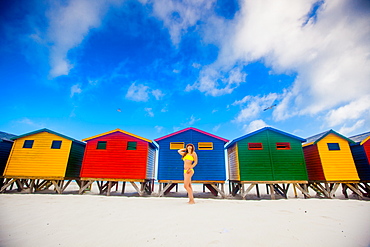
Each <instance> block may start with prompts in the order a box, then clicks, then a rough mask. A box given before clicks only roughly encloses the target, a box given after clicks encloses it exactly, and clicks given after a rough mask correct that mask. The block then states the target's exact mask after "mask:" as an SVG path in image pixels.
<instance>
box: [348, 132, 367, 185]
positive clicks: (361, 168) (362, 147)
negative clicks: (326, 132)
mask: <svg viewBox="0 0 370 247" xmlns="http://www.w3.org/2000/svg"><path fill="white" fill-rule="evenodd" d="M350 139H351V140H352V141H354V142H355V143H352V144H351V146H350V147H351V152H352V156H353V159H354V162H355V165H356V169H357V172H358V175H359V177H360V179H361V180H364V181H369V180H370V132H366V133H362V134H359V135H355V136H352V137H350Z"/></svg>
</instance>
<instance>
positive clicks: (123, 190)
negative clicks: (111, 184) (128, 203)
mask: <svg viewBox="0 0 370 247" xmlns="http://www.w3.org/2000/svg"><path fill="white" fill-rule="evenodd" d="M125 187H126V182H125V181H123V183H122V192H121V194H122V195H123V194H124V193H125Z"/></svg>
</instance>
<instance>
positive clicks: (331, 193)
mask: <svg viewBox="0 0 370 247" xmlns="http://www.w3.org/2000/svg"><path fill="white" fill-rule="evenodd" d="M339 185H340V183H334V184H333V186H332V187H331V188H332V189H331V190H330V193H329V197H330V198H332V197H335V192H336V191H337V189H338V187H339Z"/></svg>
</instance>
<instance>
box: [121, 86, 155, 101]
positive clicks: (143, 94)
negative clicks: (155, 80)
mask: <svg viewBox="0 0 370 247" xmlns="http://www.w3.org/2000/svg"><path fill="white" fill-rule="evenodd" d="M126 99H129V100H133V101H144V102H146V101H148V99H149V87H148V86H144V85H143V84H139V85H138V86H136V83H135V82H134V83H132V84H131V86H130V87H129V89H128V90H127V93H126Z"/></svg>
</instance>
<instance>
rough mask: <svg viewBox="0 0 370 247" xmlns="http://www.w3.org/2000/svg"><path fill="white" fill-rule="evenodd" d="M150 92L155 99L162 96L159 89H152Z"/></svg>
mask: <svg viewBox="0 0 370 247" xmlns="http://www.w3.org/2000/svg"><path fill="white" fill-rule="evenodd" d="M152 94H153V96H154V97H155V99H156V100H160V99H161V98H162V97H163V96H164V93H162V91H161V90H159V89H155V90H152Z"/></svg>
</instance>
